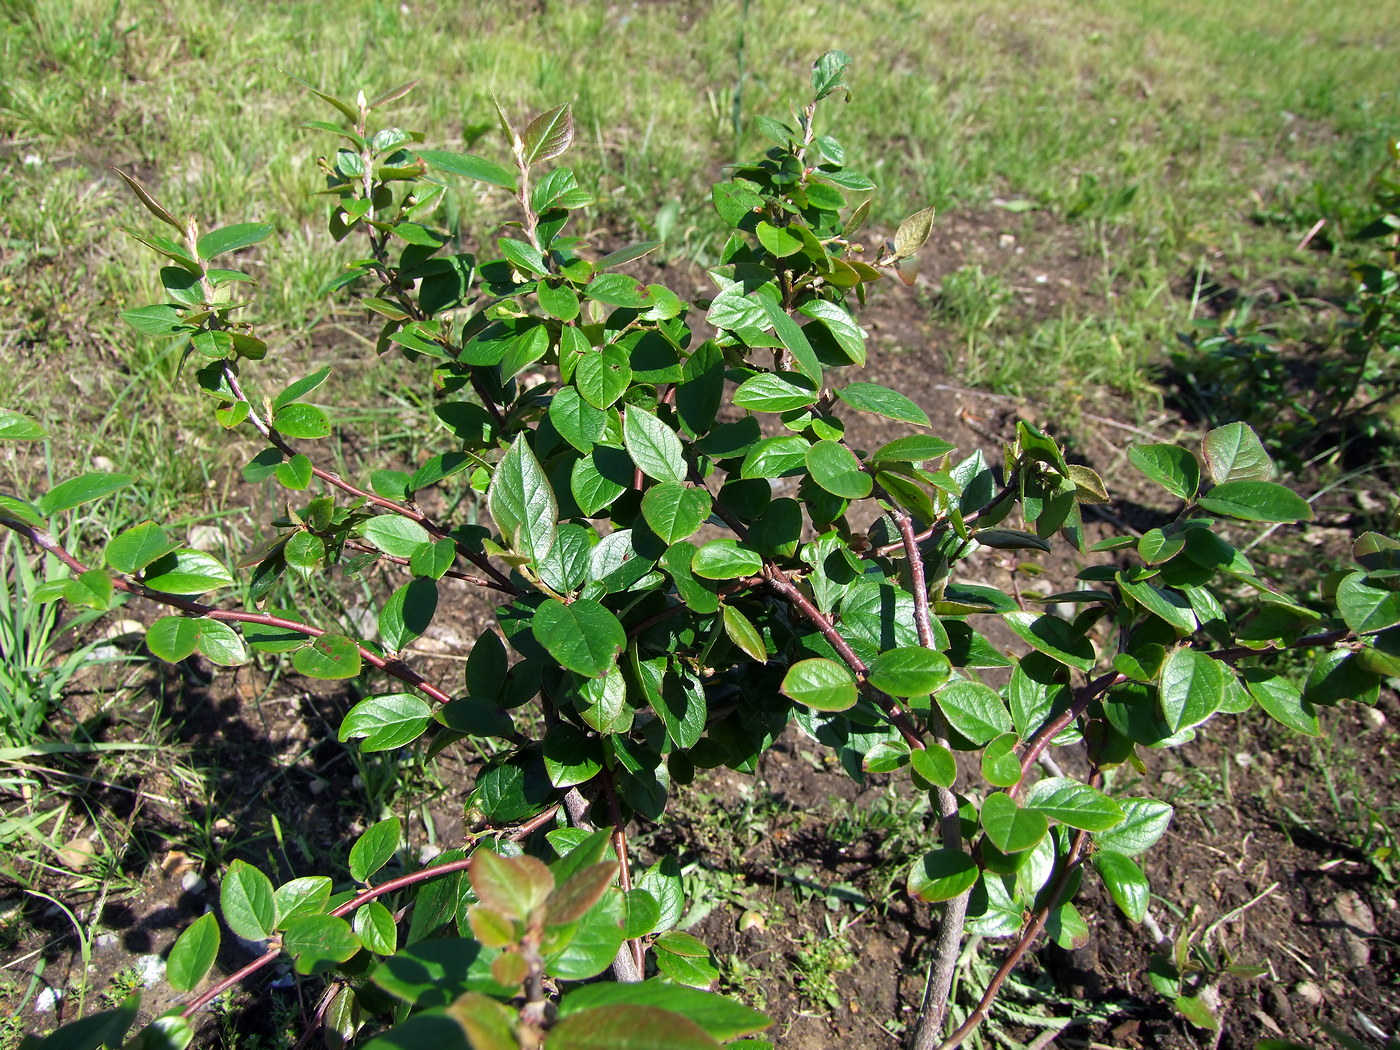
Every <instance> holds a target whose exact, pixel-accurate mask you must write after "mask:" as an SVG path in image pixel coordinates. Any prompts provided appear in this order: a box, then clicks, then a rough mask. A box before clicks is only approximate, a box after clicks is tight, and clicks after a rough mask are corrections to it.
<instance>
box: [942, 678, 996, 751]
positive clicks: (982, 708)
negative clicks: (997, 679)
mask: <svg viewBox="0 0 1400 1050" xmlns="http://www.w3.org/2000/svg"><path fill="white" fill-rule="evenodd" d="M934 699H935V702H936V703H937V704H938V709H939V710H940V711H942V712H943V717H945V718H946V719H947V720H948V724H949V725H950V726H952V727H953V728H954V729H956V730H957V731H958V733H960V734H961V735H962V736H964V737H966V738H967V739H968V740H970V741H971V742H972V743H974V744H976V745H977V746H979V747H981V746H983V745H985V744H988V743H989V742H990V741H992V740H993V739H995V738H996V737H999V736H1002V735H1003V734H1009V733H1012V732H1014V729H1015V727H1014V725H1013V724H1012V721H1011V715H1010V714H1008V713H1007V710H1006V705H1005V704H1004V703H1003V702H1002V699H1001V696H1000V695H999V694H998V693H997V691H996V690H995V689H992V688H991V687H990V686H986V685H983V684H982V683H981V682H970V681H969V682H950V683H948V685H946V686H944V687H943V688H942V689H941V690H939V692H938V695H937V696H936V697H935V698H934Z"/></svg>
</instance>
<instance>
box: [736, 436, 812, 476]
mask: <svg viewBox="0 0 1400 1050" xmlns="http://www.w3.org/2000/svg"><path fill="white" fill-rule="evenodd" d="M807 448H808V442H807V439H806V438H804V437H801V436H800V435H797V434H784V435H780V436H778V437H767V438H764V439H762V440H761V441H759V442H758V443H757V444H756V445H754V446H753V448H751V449H749V451H748V453H747V454H745V456H744V462H743V465H742V466H741V467H740V468H739V474H740V476H741V477H743V478H746V479H748V478H780V477H784V476H785V475H788V474H794V473H797V472H798V471H800V470H801V469H802V468H803V467H804V466H806V463H807Z"/></svg>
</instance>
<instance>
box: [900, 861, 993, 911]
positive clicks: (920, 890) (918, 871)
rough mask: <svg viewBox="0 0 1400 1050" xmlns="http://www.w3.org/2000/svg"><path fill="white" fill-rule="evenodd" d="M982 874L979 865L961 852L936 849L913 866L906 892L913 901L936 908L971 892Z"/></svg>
mask: <svg viewBox="0 0 1400 1050" xmlns="http://www.w3.org/2000/svg"><path fill="white" fill-rule="evenodd" d="M980 874H981V872H980V871H978V869H977V862H976V861H974V860H973V859H972V858H971V857H969V856H968V855H967V854H966V853H964V852H963V851H962V850H960V849H936V850H934V851H933V852H931V853H925V854H924V855H923V856H922V857H920V858H919V859H918V860H916V861H915V862H914V867H913V868H912V869H911V870H910V872H909V879H908V882H907V888H908V890H909V895H910V896H911V897H917V898H919V900H921V901H926V902H928V903H929V904H935V903H937V902H938V901H946V900H952V899H953V898H954V897H956V896H958V895H959V894H961V893H963V892H965V891H967V890H970V889H971V888H972V887H973V886H974V885H975V884H976V883H977V878H978V876H979V875H980Z"/></svg>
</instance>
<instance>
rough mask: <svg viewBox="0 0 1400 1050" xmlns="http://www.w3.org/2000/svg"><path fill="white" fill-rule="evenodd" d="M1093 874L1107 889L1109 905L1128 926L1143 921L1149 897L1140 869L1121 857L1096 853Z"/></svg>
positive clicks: (1148, 890)
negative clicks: (1114, 908) (1097, 874)
mask: <svg viewBox="0 0 1400 1050" xmlns="http://www.w3.org/2000/svg"><path fill="white" fill-rule="evenodd" d="M1093 863H1094V870H1095V871H1097V872H1098V873H1099V878H1101V879H1103V883H1104V885H1105V886H1106V887H1108V895H1109V896H1110V897H1112V898H1113V903H1114V904H1116V905H1118V907H1119V909H1120V910H1121V911H1122V912H1123V914H1124V915H1126V916H1127V917H1128V918H1129V919H1130V920H1131V921H1132V922H1142V920H1143V919H1145V918H1146V917H1147V904H1148V901H1149V899H1150V896H1151V892H1150V888H1149V887H1148V884H1147V876H1146V875H1144V874H1143V873H1142V869H1141V868H1139V867H1138V866H1137V865H1136V864H1134V863H1133V862H1132V861H1131V860H1129V859H1128V858H1127V857H1125V856H1124V855H1123V854H1121V853H1113V852H1108V851H1100V852H1098V853H1095V854H1094V856H1093Z"/></svg>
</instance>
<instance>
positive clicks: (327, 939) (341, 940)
mask: <svg viewBox="0 0 1400 1050" xmlns="http://www.w3.org/2000/svg"><path fill="white" fill-rule="evenodd" d="M282 950H283V951H284V952H286V953H287V954H288V955H290V956H291V957H292V959H293V960H294V961H295V964H296V970H297V973H303V974H310V973H319V972H320V971H322V970H324V969H328V968H329V967H330V966H331V965H333V964H335V963H343V962H345V961H346V960H347V959H349V958H350V957H351V956H352V955H354V954H355V953H356V952H357V951H359V950H360V939H359V938H358V937H356V936H355V931H354V930H352V929H351V928H350V924H349V923H348V922H346V921H345V920H344V919H342V918H340V916H338V915H303V916H301V917H300V918H297V919H293V920H292V921H291V922H289V923H287V928H286V930H284V931H283V933H282Z"/></svg>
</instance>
